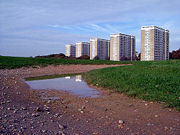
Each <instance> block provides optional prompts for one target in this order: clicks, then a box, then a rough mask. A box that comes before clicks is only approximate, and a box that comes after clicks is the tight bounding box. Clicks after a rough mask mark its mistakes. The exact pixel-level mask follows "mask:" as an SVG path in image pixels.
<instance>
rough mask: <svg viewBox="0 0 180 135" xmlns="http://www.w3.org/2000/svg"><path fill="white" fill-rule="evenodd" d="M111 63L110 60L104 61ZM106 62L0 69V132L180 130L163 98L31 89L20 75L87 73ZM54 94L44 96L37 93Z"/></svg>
mask: <svg viewBox="0 0 180 135" xmlns="http://www.w3.org/2000/svg"><path fill="white" fill-rule="evenodd" d="M109 66H111V65H109ZM104 67H108V65H59V66H48V67H37V68H21V69H12V70H7V69H5V70H0V92H1V96H0V133H1V134H2V135H7V134H9V135H13V134H14V135H18V134H19V135H41V134H42V135H180V112H178V111H176V110H175V109H170V108H164V105H163V103H162V104H159V103H155V102H148V101H143V100H140V99H134V98H129V97H127V96H125V95H123V94H119V93H112V92H110V91H109V90H104V89H102V88H98V89H99V90H100V92H101V93H102V95H101V96H100V97H98V98H79V97H78V96H76V95H72V94H69V93H66V92H60V91H55V90H32V89H30V87H29V86H28V85H27V84H26V83H25V82H24V80H23V78H26V77H32V76H40V75H50V74H65V73H80V72H87V71H90V70H93V69H97V68H104ZM42 96H46V97H53V96H55V97H59V99H56V100H44V99H41V98H40V97H42Z"/></svg>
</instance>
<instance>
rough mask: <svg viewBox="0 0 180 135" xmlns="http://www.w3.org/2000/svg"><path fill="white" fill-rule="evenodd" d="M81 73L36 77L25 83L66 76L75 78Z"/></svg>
mask: <svg viewBox="0 0 180 135" xmlns="http://www.w3.org/2000/svg"><path fill="white" fill-rule="evenodd" d="M80 74H81V73H75V74H61V75H57V74H54V75H43V76H35V77H28V78H25V81H34V80H46V79H54V78H59V77H65V76H75V75H80Z"/></svg>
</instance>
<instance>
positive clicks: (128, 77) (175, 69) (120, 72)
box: [84, 60, 180, 110]
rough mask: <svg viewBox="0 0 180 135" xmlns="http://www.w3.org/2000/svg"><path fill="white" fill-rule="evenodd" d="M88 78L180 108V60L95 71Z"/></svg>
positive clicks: (119, 90)
mask: <svg viewBox="0 0 180 135" xmlns="http://www.w3.org/2000/svg"><path fill="white" fill-rule="evenodd" d="M84 77H85V79H86V80H87V81H88V82H89V83H91V84H93V85H97V84H98V86H101V87H104V88H109V89H111V90H113V91H118V92H123V93H126V94H127V95H128V96H133V97H138V98H141V99H144V100H152V101H159V102H165V104H166V106H167V107H176V108H177V109H178V110H180V60H171V61H154V62H134V65H133V66H124V67H113V68H105V69H97V70H93V71H90V72H88V73H86V74H85V75H84Z"/></svg>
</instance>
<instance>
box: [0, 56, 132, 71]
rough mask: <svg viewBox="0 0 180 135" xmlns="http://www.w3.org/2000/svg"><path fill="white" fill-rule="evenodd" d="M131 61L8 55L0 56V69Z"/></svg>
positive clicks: (124, 62) (125, 62)
mask: <svg viewBox="0 0 180 135" xmlns="http://www.w3.org/2000/svg"><path fill="white" fill-rule="evenodd" d="M127 63H132V62H130V61H121V62H116V61H109V60H80V59H78V60H71V59H60V58H58V59H57V58H27V57H26V58H25V57H9V56H0V69H13V68H21V67H34V68H36V66H42V67H44V66H48V65H63V64H83V65H87V64H93V65H100V64H107V65H109V64H127Z"/></svg>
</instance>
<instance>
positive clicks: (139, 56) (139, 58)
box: [135, 53, 141, 61]
mask: <svg viewBox="0 0 180 135" xmlns="http://www.w3.org/2000/svg"><path fill="white" fill-rule="evenodd" d="M135 59H136V60H137V61H140V60H141V53H139V54H138V56H137V55H136V58H135Z"/></svg>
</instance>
